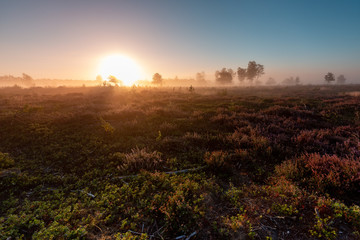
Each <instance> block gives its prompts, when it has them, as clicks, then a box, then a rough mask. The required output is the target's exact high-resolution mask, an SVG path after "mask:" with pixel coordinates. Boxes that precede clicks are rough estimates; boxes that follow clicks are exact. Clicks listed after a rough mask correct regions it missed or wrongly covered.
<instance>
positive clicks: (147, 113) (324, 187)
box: [0, 85, 360, 239]
mask: <svg viewBox="0 0 360 240" xmlns="http://www.w3.org/2000/svg"><path fill="white" fill-rule="evenodd" d="M359 89H360V86H358V85H354V86H327V87H325V88H320V87H317V86H298V87H277V88H274V87H271V88H270V87H268V88H266V87H262V88H261V87H259V88H227V89H216V88H204V89H198V88H196V89H194V91H192V92H189V91H188V90H187V89H186V88H175V89H174V88H171V89H166V88H159V89H156V88H145V87H144V88H136V87H133V88H118V87H88V88H64V87H62V88H30V89H21V88H2V89H0V126H1V127H0V239H8V238H11V239H174V238H177V239H186V238H187V237H190V239H309V238H315V239H359V238H360V225H359V222H360V208H359V204H360V198H359V194H358V191H359V189H360V176H359V172H360V167H359V166H360V165H359V164H360V159H359V157H360V145H359V130H360V120H359V115H360V114H359V113H360V98H359V97H358V96H352V95H351V94H348V92H353V91H359ZM183 169H190V170H185V171H179V170H183Z"/></svg>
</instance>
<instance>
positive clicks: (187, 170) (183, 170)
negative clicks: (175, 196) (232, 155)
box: [116, 166, 206, 179]
mask: <svg viewBox="0 0 360 240" xmlns="http://www.w3.org/2000/svg"><path fill="white" fill-rule="evenodd" d="M205 167H206V166H201V167H198V168H188V169H182V170H177V171H171V172H163V173H165V174H178V173H187V172H195V171H199V170H201V169H204V168H205ZM137 176H140V174H136V175H125V176H119V177H116V178H117V179H124V178H132V177H137Z"/></svg>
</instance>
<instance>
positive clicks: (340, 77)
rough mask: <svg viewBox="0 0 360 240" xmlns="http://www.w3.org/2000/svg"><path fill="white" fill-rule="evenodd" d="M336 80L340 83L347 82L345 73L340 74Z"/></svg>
mask: <svg viewBox="0 0 360 240" xmlns="http://www.w3.org/2000/svg"><path fill="white" fill-rule="evenodd" d="M336 80H337V83H338V84H344V83H345V82H346V78H345V76H344V75H343V74H340V75H339V76H338V77H337V79H336Z"/></svg>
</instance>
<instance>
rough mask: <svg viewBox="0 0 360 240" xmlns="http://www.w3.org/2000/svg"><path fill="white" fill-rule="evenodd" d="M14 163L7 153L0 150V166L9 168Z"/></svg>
mask: <svg viewBox="0 0 360 240" xmlns="http://www.w3.org/2000/svg"><path fill="white" fill-rule="evenodd" d="M14 164H15V161H14V159H12V158H11V157H10V156H9V154H8V153H2V152H0V168H10V167H12V166H14Z"/></svg>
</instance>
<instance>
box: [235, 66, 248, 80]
mask: <svg viewBox="0 0 360 240" xmlns="http://www.w3.org/2000/svg"><path fill="white" fill-rule="evenodd" d="M236 73H237V76H238V79H239V81H240V82H243V81H244V80H245V79H246V68H242V67H238V69H237V71H236Z"/></svg>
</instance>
